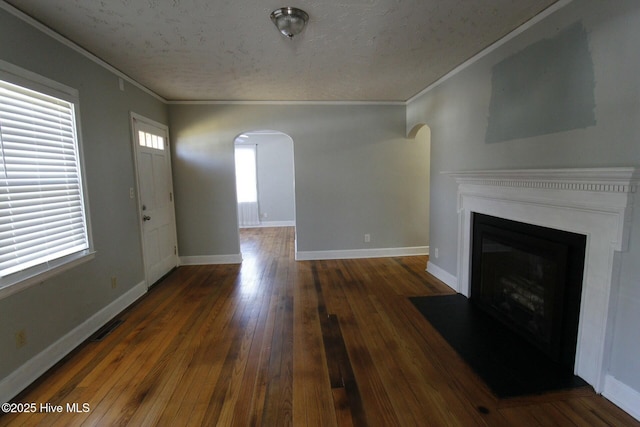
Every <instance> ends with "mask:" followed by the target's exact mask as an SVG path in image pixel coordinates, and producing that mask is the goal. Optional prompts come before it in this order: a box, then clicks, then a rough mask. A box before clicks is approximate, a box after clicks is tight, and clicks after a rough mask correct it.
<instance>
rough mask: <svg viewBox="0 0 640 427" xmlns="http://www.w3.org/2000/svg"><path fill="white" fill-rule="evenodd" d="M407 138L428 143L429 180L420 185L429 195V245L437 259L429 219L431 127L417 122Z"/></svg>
mask: <svg viewBox="0 0 640 427" xmlns="http://www.w3.org/2000/svg"><path fill="white" fill-rule="evenodd" d="M407 138H409V139H412V140H414V141H415V142H416V143H419V144H426V150H427V153H429V154H428V161H427V164H426V165H425V167H426V168H427V182H423V183H420V185H424V188H425V191H426V193H427V194H426V196H427V221H426V223H427V245H428V246H429V259H432V257H433V258H434V259H435V258H437V257H438V250H437V248H432V247H431V237H430V232H429V231H430V230H429V228H430V227H431V223H430V221H429V216H430V211H431V197H430V186H431V128H430V127H429V126H427V125H426V124H425V123H418V124H416V125H415V126H414V127H413V128H411V130H410V131H409V133H408V134H407Z"/></svg>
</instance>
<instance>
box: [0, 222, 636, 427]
mask: <svg viewBox="0 0 640 427" xmlns="http://www.w3.org/2000/svg"><path fill="white" fill-rule="evenodd" d="M241 238H242V251H243V255H244V261H243V263H242V265H215V266H188V267H187V266H185V267H180V268H178V269H177V270H176V271H175V272H173V273H172V274H171V275H169V276H168V277H167V278H166V279H164V280H163V281H162V282H160V283H159V284H157V285H156V286H155V287H154V288H152V290H151V291H150V292H149V293H148V294H147V295H146V296H145V297H144V298H143V299H142V300H141V301H139V302H138V303H136V304H135V305H134V306H133V307H131V308H129V309H128V310H126V311H125V312H124V313H122V314H121V315H120V316H119V318H120V319H122V320H124V322H123V323H122V324H121V325H120V326H119V327H118V328H117V329H115V330H114V331H113V332H112V333H111V334H109V335H108V336H107V337H106V338H104V339H103V340H102V341H100V342H91V341H88V342H86V343H85V344H83V345H82V346H80V347H79V348H78V349H77V350H75V351H74V352H72V353H71V354H70V355H69V356H68V357H66V358H65V359H64V360H63V361H62V362H61V363H59V364H58V365H57V366H56V367H54V368H53V369H52V370H50V372H48V373H47V374H46V375H45V376H43V377H42V378H41V379H40V380H38V381H37V382H36V383H35V384H33V385H32V386H31V387H29V388H28V389H27V390H26V391H25V392H23V393H22V394H21V395H20V396H18V397H17V398H16V399H15V400H14V401H15V402H36V403H37V404H38V405H40V404H43V403H50V404H52V405H63V407H64V410H63V412H62V413H36V414H20V415H16V414H9V415H4V416H1V417H0V426H7V425H11V426H13V425H17V426H21V425H23V426H33V425H60V426H74V425H83V426H102V425H109V426H112V425H132V426H146V425H149V426H151V425H163V426H186V425H193V426H200V425H205V426H259V425H260V426H287V425H293V426H323V427H325V426H550V425H555V426H574V425H575V426H640V423H638V422H636V421H635V420H634V419H633V418H631V417H630V416H629V415H627V414H625V413H624V412H623V411H621V410H620V409H618V408H617V407H615V406H614V405H613V404H611V403H610V402H608V401H607V400H606V399H604V398H603V397H601V396H598V395H596V394H595V393H594V392H593V390H591V389H590V388H584V389H578V390H573V391H569V392H561V393H550V394H545V395H539V396H531V397H525V398H517V399H497V398H496V397H495V396H493V395H492V394H491V392H490V391H489V390H488V389H487V387H486V386H485V385H484V384H483V383H482V381H481V380H479V379H478V378H477V377H476V376H475V374H474V373H473V372H472V371H471V370H470V369H469V368H468V367H467V366H466V365H465V363H464V362H463V361H462V360H461V359H460V358H459V357H458V356H457V355H456V353H455V352H454V351H453V350H452V349H451V348H450V347H449V346H448V345H447V344H446V343H445V342H444V341H443V340H442V338H441V337H440V336H439V335H438V333H437V332H436V331H435V330H434V329H433V328H432V327H431V326H430V324H429V323H428V322H427V321H426V320H424V318H423V317H422V316H421V315H420V314H419V313H418V311H417V310H416V309H415V308H414V307H413V305H412V304H411V302H409V300H408V298H407V297H409V296H418V295H437V294H447V293H451V292H452V291H451V290H450V289H449V288H448V287H447V286H445V285H444V284H442V283H441V282H439V281H438V280H436V279H435V278H433V277H432V276H430V275H429V274H427V273H426V272H425V271H424V270H425V265H426V261H427V258H426V257H398V258H386V259H363V260H336V261H304V262H296V261H295V260H294V252H293V251H294V249H293V247H294V242H293V239H294V230H293V228H266V229H248V230H243V231H242V233H241ZM73 403H79V404H80V408H81V409H82V404H83V403H86V404H87V405H88V409H89V410H88V411H87V412H80V413H69V412H67V411H66V405H67V404H73Z"/></svg>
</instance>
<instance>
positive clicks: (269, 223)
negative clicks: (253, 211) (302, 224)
mask: <svg viewBox="0 0 640 427" xmlns="http://www.w3.org/2000/svg"><path fill="white" fill-rule="evenodd" d="M295 225H296V222H295V221H260V224H258V225H243V226H242V227H240V228H266V227H295Z"/></svg>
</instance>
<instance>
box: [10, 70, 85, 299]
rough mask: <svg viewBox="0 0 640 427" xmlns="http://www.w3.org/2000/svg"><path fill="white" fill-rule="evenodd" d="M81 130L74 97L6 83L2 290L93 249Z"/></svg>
mask: <svg viewBox="0 0 640 427" xmlns="http://www.w3.org/2000/svg"><path fill="white" fill-rule="evenodd" d="M0 77H2V76H1V75H0ZM76 129H77V128H76V122H75V107H74V104H73V103H72V102H69V101H67V100H63V99H58V98H56V97H53V96H50V95H48V94H44V93H40V92H36V91H34V90H31V89H28V88H25V87H22V86H18V85H16V84H13V83H11V82H8V81H4V80H0V155H1V160H0V287H3V286H7V285H10V284H13V282H15V280H7V276H12V275H18V276H19V278H21V277H23V276H27V277H28V276H29V274H25V273H29V270H31V272H32V273H33V274H39V273H41V272H43V271H47V270H49V269H51V268H56V267H57V266H58V265H59V264H60V263H61V262H64V260H65V257H67V258H68V257H69V256H70V255H72V254H76V253H78V252H84V251H86V250H87V249H89V247H90V241H89V237H88V230H87V220H86V215H85V203H84V200H85V199H84V197H83V188H82V174H81V167H80V158H79V151H78V138H77V131H76ZM33 274H31V275H33Z"/></svg>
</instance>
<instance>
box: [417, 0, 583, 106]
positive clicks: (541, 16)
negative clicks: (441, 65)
mask: <svg viewBox="0 0 640 427" xmlns="http://www.w3.org/2000/svg"><path fill="white" fill-rule="evenodd" d="M572 1H573V0H559V1H558V2H556V3H554V4H552V5H551V6H549V7H548V8H546V9H545V10H543V11H542V12H540V13H539V14H537V15H536V16H534V17H533V18H531V19H530V20H528V21H527V22H525V23H524V24H522V25H520V26H519V27H518V28H516V29H515V30H513V31H511V32H510V33H509V34H507V35H505V36H504V37H502V38H501V39H498V40H497V41H495V42H494V43H492V44H491V45H489V46H487V47H486V48H484V49H483V50H481V51H480V52H478V53H477V54H475V55H474V56H472V57H471V58H469V59H467V60H466V61H465V62H463V63H462V64H460V65H458V66H457V67H456V68H454V69H453V70H451V71H449V72H448V73H447V74H445V75H444V76H442V77H440V78H439V79H438V80H436V81H435V82H433V83H431V84H430V85H429V86H427V87H426V88H424V89H422V90H421V91H420V92H418V93H417V94H415V95H413V96H412V97H411V98H409V99H407V100H406V101H405V104H409V103H410V102H413V101H414V100H416V99H417V98H419V97H421V96H422V95H424V94H425V93H427V92H429V91H430V90H432V89H434V88H435V87H437V86H439V85H441V84H442V83H444V82H445V81H447V80H449V79H450V78H451V77H453V76H455V75H456V74H458V73H459V72H461V71H463V70H464V69H466V68H467V67H469V66H471V65H472V64H474V63H475V62H478V61H479V60H481V59H482V58H484V57H485V56H487V55H489V54H490V53H491V52H493V51H494V50H496V49H497V48H499V47H500V46H502V45H503V44H505V43H507V42H508V41H510V40H512V39H514V38H515V37H517V36H519V35H520V34H522V33H523V32H525V31H526V30H528V29H529V28H531V27H533V26H534V25H536V24H537V23H538V22H540V21H542V20H543V19H545V18H547V17H548V16H550V15H552V14H553V13H555V12H557V11H558V10H560V9H562V8H563V7H565V6H567V5H568V4H569V3H571V2H572Z"/></svg>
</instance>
